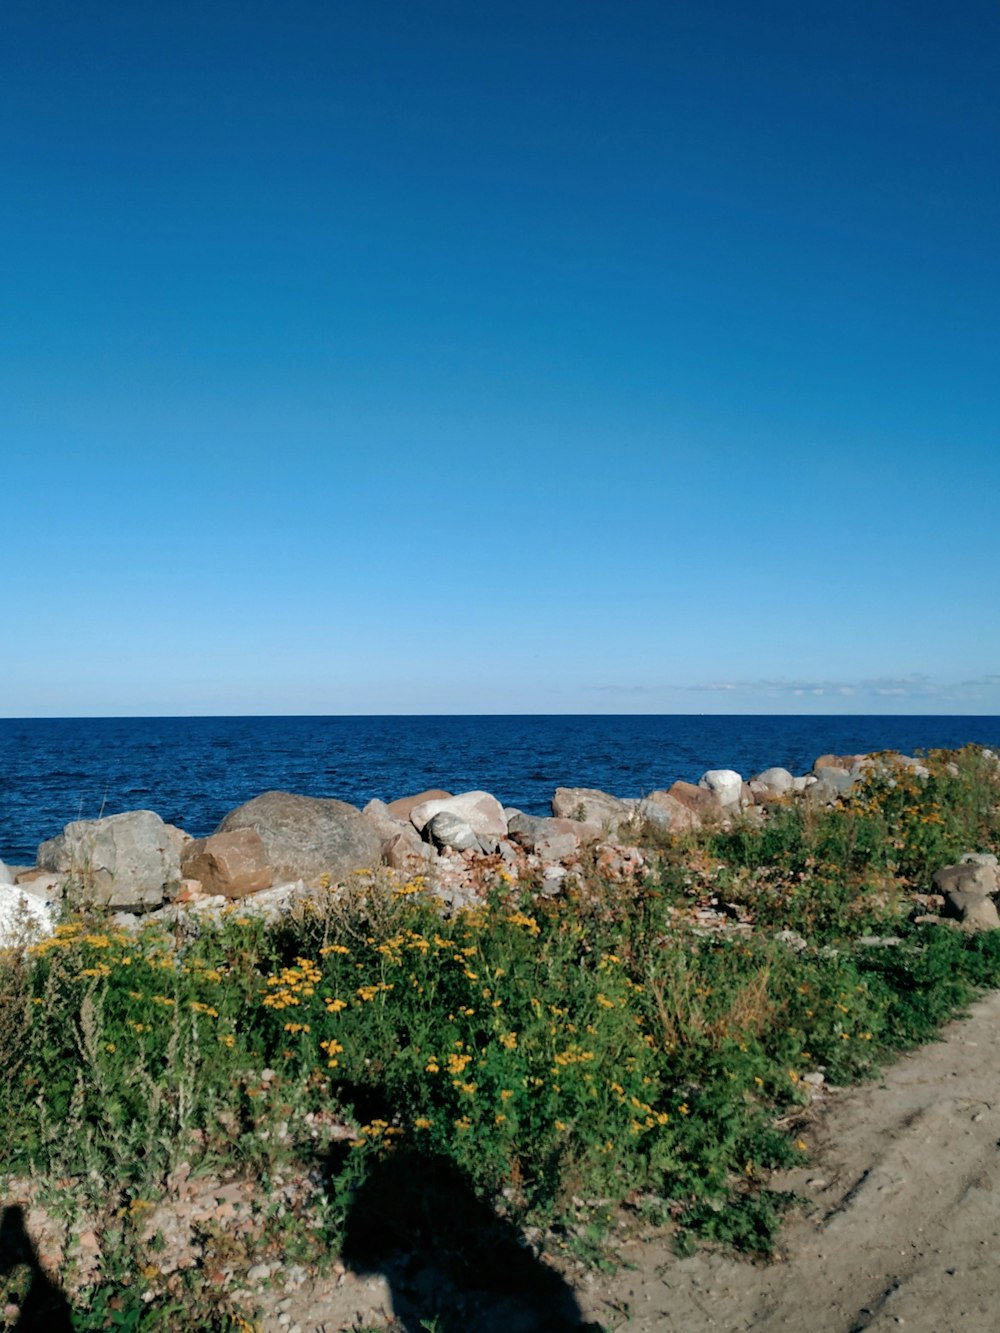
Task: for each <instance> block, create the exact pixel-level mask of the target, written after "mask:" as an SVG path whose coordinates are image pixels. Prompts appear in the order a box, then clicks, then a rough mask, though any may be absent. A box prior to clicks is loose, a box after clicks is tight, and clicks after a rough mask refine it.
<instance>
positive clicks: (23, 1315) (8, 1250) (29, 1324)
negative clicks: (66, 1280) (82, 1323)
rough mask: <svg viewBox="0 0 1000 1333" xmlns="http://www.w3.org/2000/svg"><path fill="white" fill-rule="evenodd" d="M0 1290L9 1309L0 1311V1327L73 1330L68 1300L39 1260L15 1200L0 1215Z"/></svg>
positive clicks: (41, 1332) (32, 1332)
mask: <svg viewBox="0 0 1000 1333" xmlns="http://www.w3.org/2000/svg"><path fill="white" fill-rule="evenodd" d="M0 1292H2V1294H3V1297H4V1299H5V1300H6V1302H7V1303H8V1308H9V1309H10V1310H11V1313H10V1314H9V1315H6V1314H4V1313H2V1312H0V1328H3V1329H11V1330H14V1329H16V1330H17V1333H72V1329H73V1320H72V1318H71V1316H70V1307H69V1302H68V1301H67V1300H66V1297H65V1296H64V1295H63V1294H62V1292H61V1291H60V1290H59V1288H58V1287H57V1286H56V1284H55V1283H54V1282H52V1281H51V1279H50V1278H48V1277H46V1275H45V1272H44V1271H43V1269H42V1266H41V1264H40V1263H39V1262H38V1255H37V1254H36V1253H35V1247H34V1245H32V1243H31V1237H30V1236H29V1235H28V1232H27V1230H26V1229H25V1225H24V1212H23V1210H22V1209H21V1208H20V1207H19V1206H18V1205H17V1204H12V1205H11V1206H10V1207H9V1208H5V1209H4V1210H3V1215H2V1217H0ZM15 1308H16V1311H17V1313H14V1312H13V1311H14V1309H15Z"/></svg>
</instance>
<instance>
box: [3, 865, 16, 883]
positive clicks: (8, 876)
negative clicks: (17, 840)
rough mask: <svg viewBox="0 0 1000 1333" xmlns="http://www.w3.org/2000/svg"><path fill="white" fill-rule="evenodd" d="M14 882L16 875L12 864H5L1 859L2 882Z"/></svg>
mask: <svg viewBox="0 0 1000 1333" xmlns="http://www.w3.org/2000/svg"><path fill="white" fill-rule="evenodd" d="M13 883H14V875H13V872H12V871H11V868H10V866H8V865H5V864H4V862H3V861H0V884H13Z"/></svg>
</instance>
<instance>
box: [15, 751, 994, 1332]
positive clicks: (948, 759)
mask: <svg viewBox="0 0 1000 1333" xmlns="http://www.w3.org/2000/svg"><path fill="white" fill-rule="evenodd" d="M925 762H926V764H927V766H928V768H929V769H930V776H929V777H928V778H926V779H921V778H918V777H915V776H913V775H912V773H909V772H907V771H906V770H904V769H900V768H898V767H895V766H894V765H893V764H892V763H891V762H890V761H889V760H887V761H886V762H885V763H884V764H883V765H880V766H878V767H877V768H876V769H874V770H873V771H872V772H871V773H870V774H869V776H868V778H867V779H866V781H865V782H864V784H863V785H862V786H861V787H860V788H859V789H858V790H857V791H856V792H855V793H853V794H852V795H851V796H849V797H846V798H845V799H844V801H843V802H842V803H841V804H840V805H838V806H837V807H836V808H833V809H829V810H827V809H816V808H811V807H809V806H808V805H806V804H805V803H802V802H795V803H789V804H787V805H779V806H776V807H774V808H773V809H772V811H771V813H770V815H769V818H768V820H767V822H766V823H764V824H763V825H758V824H755V823H752V822H750V821H748V822H746V823H745V824H744V823H741V824H740V825H738V826H737V827H734V828H732V829H730V830H728V831H709V832H706V833H704V834H699V835H697V836H694V835H691V836H688V837H685V838H675V839H667V840H664V839H663V837H662V835H657V834H656V833H655V832H654V831H653V830H650V831H649V832H648V847H649V850H648V852H647V871H648V873H647V874H646V875H645V877H644V879H642V880H641V882H625V883H612V882H608V881H606V880H604V879H603V878H602V877H601V876H600V875H599V874H598V873H597V870H596V868H591V869H590V870H589V871H586V872H584V873H581V875H580V876H579V877H578V879H577V881H576V883H575V885H574V886H573V887H572V888H570V889H569V890H568V891H567V892H565V893H564V894H563V895H562V896H560V897H558V898H546V897H540V896H539V897H535V896H533V895H532V893H531V892H530V886H525V885H523V884H521V885H514V884H512V883H511V882H510V881H509V880H508V879H507V878H506V877H505V875H504V874H503V873H501V872H499V871H498V873H497V879H496V884H495V887H494V889H493V891H492V893H491V896H490V898H489V901H488V902H487V903H485V904H484V905H483V906H482V907H481V908H478V909H476V910H474V911H465V912H462V913H460V914H458V915H457V916H455V917H453V918H451V919H449V920H445V919H444V918H443V917H442V915H441V913H440V910H439V906H438V904H437V903H436V901H435V900H434V899H433V897H432V896H431V895H430V894H429V893H428V892H427V891H426V890H425V887H424V885H423V884H422V883H421V882H420V881H419V880H417V881H412V882H410V883H408V884H405V885H402V886H398V885H397V886H396V887H395V888H394V887H392V886H391V884H390V883H389V882H388V881H383V880H382V879H380V877H378V876H375V877H371V878H368V879H365V880H363V881H359V882H358V884H356V885H355V886H354V887H353V888H351V889H350V890H348V891H345V892H342V893H340V894H337V895H334V894H331V895H330V896H329V898H328V899H327V900H326V901H324V902H323V903H322V904H321V905H319V906H317V907H315V909H314V910H310V911H308V912H306V913H303V914H301V915H299V916H296V917H295V918H294V919H288V920H285V921H283V922H281V923H280V924H277V925H271V926H267V925H264V924H263V923H261V922H260V921H259V920H256V919H253V918H251V917H249V916H245V915H242V914H241V911H240V909H239V906H238V905H237V906H236V908H234V909H233V910H232V911H231V912H230V913H228V914H227V916H226V917H225V918H224V920H223V921H222V923H221V924H218V925H208V924H206V925H204V926H203V927H202V928H201V929H200V930H199V929H198V928H197V927H192V929H191V931H190V933H183V932H180V931H178V932H177V933H169V932H167V931H165V930H164V929H163V928H162V927H149V928H146V929H144V930H143V931H142V932H141V933H140V934H139V935H138V936H136V935H133V934H130V933H127V932H124V931H116V930H113V929H109V928H108V927H107V925H106V923H102V922H101V921H100V920H97V919H91V920H72V921H68V922H66V923H65V924H64V925H62V926H61V927H60V928H59V931H58V933H57V935H56V936H55V937H54V938H53V939H51V940H49V941H47V942H45V943H43V944H40V945H38V946H36V947H35V948H33V949H32V950H31V951H30V952H29V954H28V956H24V955H23V954H22V955H16V954H10V955H8V956H6V957H5V958H3V959H2V960H0V1041H2V1044H3V1049H4V1051H5V1052H6V1053H7V1055H6V1058H5V1062H4V1065H3V1068H2V1070H0V1116H2V1118H3V1123H4V1125H5V1130H6V1132H5V1135H4V1144H3V1148H2V1150H0V1171H2V1172H3V1173H4V1175H5V1176H6V1178H7V1179H8V1180H11V1179H13V1180H16V1181H18V1182H20V1183H23V1182H24V1181H26V1180H29V1179H30V1181H31V1184H32V1189H33V1191H34V1194H33V1197H34V1198H36V1200H38V1201H39V1202H40V1203H42V1204H43V1205H44V1207H45V1208H46V1209H48V1210H49V1211H50V1212H51V1213H52V1214H53V1215H54V1216H59V1217H62V1218H65V1219H68V1220H70V1221H71V1222H72V1224H73V1225H74V1226H76V1228H77V1229H78V1230H79V1229H80V1228H81V1227H88V1228H91V1229H93V1230H94V1231H95V1232H96V1233H97V1234H98V1235H99V1236H100V1238H101V1249H102V1254H103V1259H102V1266H101V1268H100V1270H99V1271H97V1270H93V1271H88V1270H87V1268H86V1265H85V1264H83V1263H82V1260H81V1259H80V1257H79V1255H78V1254H77V1253H76V1252H75V1251H72V1247H70V1249H69V1251H68V1253H67V1259H68V1260H70V1261H71V1262H68V1265H67V1267H66V1268H65V1269H64V1271H63V1272H62V1273H61V1275H60V1280H61V1281H63V1282H64V1283H65V1285H66V1287H67V1290H68V1291H69V1292H70V1294H71V1298H72V1301H73V1303H74V1307H75V1311H76V1313H75V1318H76V1320H77V1327H79V1328H83V1329H98V1328H132V1327H136V1328H137V1327H140V1326H141V1327H142V1328H156V1327H162V1328H164V1329H166V1328H170V1327H177V1326H178V1324H177V1311H178V1310H179V1309H181V1308H183V1309H184V1310H186V1311H187V1312H188V1314H187V1319H188V1322H189V1324H190V1326H195V1325H197V1326H199V1327H204V1328H212V1327H215V1328H220V1329H221V1328H236V1327H240V1326H242V1327H245V1328H249V1327H251V1326H252V1325H251V1324H250V1323H243V1322H242V1321H243V1320H248V1321H250V1320H252V1319H253V1317H254V1310H253V1309H252V1308H251V1309H247V1308H241V1307H240V1301H239V1299H238V1298H235V1297H234V1296H233V1294H232V1293H233V1290H234V1287H238V1285H239V1284H238V1283H235V1284H234V1283H233V1282H232V1281H229V1280H228V1279H227V1275H226V1274H227V1269H228V1270H230V1271H233V1272H245V1270H246V1268H247V1267H248V1266H249V1265H251V1264H253V1263H255V1262H257V1260H258V1259H259V1258H260V1256H261V1255H262V1254H263V1255H267V1254H271V1253H278V1252H280V1254H281V1255H282V1256H283V1257H284V1259H285V1260H286V1261H287V1262H301V1263H303V1264H313V1263H316V1264H321V1263H323V1262H329V1260H330V1258H331V1256H335V1254H336V1253H337V1252H338V1249H339V1247H340V1245H341V1244H342V1242H343V1240H344V1236H345V1229H346V1228H347V1227H348V1226H349V1219H350V1212H351V1205H352V1200H353V1199H354V1198H355V1196H356V1194H357V1191H358V1190H359V1189H360V1187H361V1185H362V1184H363V1182H364V1181H365V1180H366V1178H368V1177H369V1176H370V1174H371V1172H372V1171H373V1169H374V1168H375V1167H376V1166H377V1165H378V1164H379V1163H380V1162H383V1161H384V1160H385V1159H386V1157H387V1155H390V1154H392V1153H394V1152H396V1151H398V1148H399V1145H405V1147H406V1150H407V1151H408V1152H409V1153H410V1154H411V1155H413V1154H415V1155H416V1160H418V1161H419V1159H420V1155H421V1154H426V1155H427V1157H428V1159H430V1158H432V1157H433V1158H436V1159H440V1158H446V1159H447V1160H448V1161H449V1162H451V1163H453V1164H454V1165H455V1166H456V1167H457V1168H459V1170H460V1171H461V1172H462V1173H463V1174H464V1177H465V1178H466V1179H467V1180H468V1182H469V1185H470V1188H471V1189H472V1190H473V1191H474V1192H475V1193H476V1195H478V1197H479V1198H481V1199H483V1200H486V1201H487V1202H489V1203H490V1204H492V1205H493V1206H494V1207H495V1208H497V1209H498V1210H499V1211H500V1212H502V1213H503V1215H504V1216H506V1217H507V1218H509V1219H510V1220H511V1221H512V1222H514V1223H515V1224H517V1225H518V1226H522V1225H526V1224H531V1225H534V1226H541V1227H543V1228H546V1229H548V1233H549V1235H550V1237H551V1238H552V1239H551V1240H550V1243H551V1244H552V1245H553V1246H559V1245H562V1246H564V1247H567V1248H569V1249H570V1250H571V1251H573V1252H574V1253H576V1254H578V1255H591V1256H593V1255H595V1254H597V1253H599V1250H597V1249H595V1248H594V1247H595V1245H596V1244H598V1243H599V1240H600V1232H601V1227H602V1225H603V1223H604V1222H605V1221H606V1220H607V1219H608V1218H609V1217H610V1216H611V1215H612V1212H613V1211H616V1210H621V1209H622V1208H624V1209H627V1210H631V1211H632V1212H633V1213H634V1214H635V1215H636V1216H637V1218H641V1219H649V1220H653V1221H666V1220H673V1221H674V1222H676V1223H677V1224H678V1233H679V1236H680V1243H682V1244H683V1243H684V1242H685V1237H687V1236H690V1235H691V1234H700V1235H702V1236H707V1237H709V1238H712V1239H717V1240H722V1241H725V1242H726V1243H729V1244H733V1245H736V1246H738V1247H741V1248H746V1249H750V1250H753V1251H756V1252H763V1253H766V1252H768V1251H769V1249H770V1247H771V1245H772V1243H773V1237H774V1234H775V1231H776V1228H777V1226H778V1225H779V1217H780V1212H781V1209H782V1206H783V1204H784V1203H785V1202H786V1200H784V1199H783V1198H781V1197H780V1196H777V1195H774V1194H771V1193H769V1192H768V1191H767V1188H766V1182H767V1172H768V1171H769V1170H770V1169H771V1168H774V1167H776V1166H780V1165H785V1164H789V1163H792V1162H794V1161H796V1160H804V1158H805V1156H806V1155H807V1153H808V1144H807V1141H804V1139H803V1138H802V1137H800V1134H801V1122H800V1123H799V1126H798V1127H796V1108H797V1107H798V1106H801V1105H803V1104H804V1103H805V1101H806V1097H805V1095H804V1084H803V1076H804V1075H806V1074H807V1073H809V1072H810V1071H813V1070H816V1069H818V1068H821V1069H822V1070H823V1071H824V1073H825V1077H826V1078H827V1079H828V1080H830V1081H836V1082H843V1081H848V1080H853V1079H858V1078H863V1077H866V1076H869V1075H870V1074H871V1073H872V1072H873V1071H874V1070H875V1069H876V1068H877V1066H878V1063H879V1061H882V1060H884V1059H886V1058H887V1057H888V1056H889V1055H890V1054H891V1053H892V1052H894V1051H897V1050H900V1049H902V1048H905V1047H907V1046H911V1045H913V1044H915V1043H918V1042H922V1041H926V1040H928V1039H929V1038H931V1037H932V1036H933V1034H934V1032H935V1030H936V1028H937V1027H938V1026H939V1025H940V1023H941V1022H942V1021H943V1020H944V1019H945V1018H946V1017H947V1016H948V1015H949V1014H951V1013H953V1012H954V1011H955V1010H956V1009H958V1008H960V1007H961V1006H962V1005H964V1004H966V1003H967V1002H968V1001H969V1000H970V999H971V998H972V997H973V996H974V995H975V993H976V991H977V989H979V988H982V987H986V986H994V985H996V984H998V981H1000V932H994V933H986V934H980V935H969V934H965V933H963V932H961V931H958V930H956V929H953V928H952V927H950V926H947V925H938V924H926V923H925V924H920V923H916V922H914V921H913V919H912V918H913V917H914V916H917V915H920V914H921V912H923V911H925V910H926V909H925V907H924V906H923V905H921V904H920V903H915V902H914V900H913V897H912V895H913V894H914V893H925V892H927V891H928V890H929V889H930V879H931V875H932V873H933V872H934V871H935V870H936V869H938V868H939V867H940V866H941V865H944V864H946V863H948V862H951V861H954V860H956V859H957V858H958V856H959V855H960V854H961V853H962V852H963V851H966V850H969V849H975V850H988V849H990V848H991V847H995V845H996V843H997V838H998V829H1000V815H998V802H1000V784H998V773H997V768H996V766H995V765H994V764H993V762H992V761H991V760H988V759H987V758H985V757H984V756H983V755H982V753H981V752H980V751H978V750H975V749H971V748H970V749H968V750H965V751H961V752H959V753H957V754H943V753H941V754H932V755H930V756H928V757H927V758H926V760H925ZM657 838H658V842H657ZM708 905H715V906H716V907H717V908H718V910H719V911H720V912H722V913H724V914H725V916H724V919H722V920H721V922H717V923H715V924H713V925H712V926H708V925H706V924H704V923H700V922H699V919H698V918H697V916H696V915H695V910H694V909H697V908H699V907H705V906H708ZM740 918H742V921H743V924H742V925H741V924H740V920H739V919H740ZM748 923H749V924H748ZM778 931H791V932H795V935H796V936H798V937H799V938H798V939H797V940H795V941H793V943H794V945H795V946H797V947H793V946H792V944H790V943H789V942H787V941H782V940H776V939H775V938H774V935H775V933H776V932H778ZM870 933H876V934H883V935H891V936H892V937H894V939H895V940H896V941H897V942H896V943H894V944H891V945H889V946H886V947H871V944H870V942H869V943H865V942H863V937H864V936H866V935H868V934H870ZM779 1120H780V1122H781V1127H779V1125H778V1121H779ZM310 1172H311V1173H312V1174H311V1175H310ZM172 1173H173V1174H172ZM178 1173H180V1174H181V1175H183V1176H184V1177H185V1178H187V1177H188V1176H189V1175H190V1177H191V1179H192V1180H197V1179H198V1178H199V1177H203V1178H205V1179H216V1180H220V1181H222V1180H230V1179H254V1180H257V1181H260V1182H262V1183H263V1184H264V1186H265V1187H267V1186H269V1185H270V1184H272V1183H273V1182H275V1181H288V1180H290V1179H292V1178H295V1179H297V1180H298V1181H299V1182H300V1185H301V1188H300V1191H299V1194H298V1195H297V1196H296V1199H295V1200H293V1201H292V1202H289V1203H288V1204H287V1206H286V1205H282V1206H281V1207H277V1206H275V1205H274V1204H273V1202H272V1200H271V1198H270V1194H269V1190H268V1189H267V1188H264V1189H261V1190H260V1191H259V1197H258V1199H257V1200H256V1202H255V1204H254V1207H253V1210H252V1216H250V1217H248V1219H247V1220H246V1222H245V1225H243V1226H242V1230H241V1229H239V1228H237V1231H236V1233H234V1232H233V1230H232V1229H230V1230H226V1229H225V1228H222V1227H221V1226H220V1225H219V1223H218V1222H216V1221H214V1220H213V1219H212V1218H208V1219H207V1220H206V1219H203V1220H202V1221H200V1222H199V1223H198V1224H197V1226H196V1227H195V1241H196V1243H197V1253H198V1256H199V1258H198V1262H197V1264H196V1265H195V1266H194V1267H190V1268H180V1267H172V1266H171V1263H170V1262H168V1260H169V1259H170V1245H169V1237H168V1236H165V1234H164V1231H163V1228H162V1227H161V1226H160V1225H159V1217H160V1213H159V1211H158V1209H159V1205H160V1201H161V1200H164V1199H169V1198H170V1197H171V1192H172V1190H173V1188H174V1185H173V1183H172V1182H175V1181H176V1179H177V1178H178ZM74 1265H75V1267H74ZM15 1279H16V1274H15ZM15 1279H12V1280H15ZM3 1295H4V1293H3V1291H2V1290H0V1304H2V1299H3ZM191 1311H196V1312H197V1314H196V1317H195V1316H192V1314H191ZM192 1321H193V1322H192ZM3 1326H4V1325H3V1317H2V1315H0V1328H2V1327H3Z"/></svg>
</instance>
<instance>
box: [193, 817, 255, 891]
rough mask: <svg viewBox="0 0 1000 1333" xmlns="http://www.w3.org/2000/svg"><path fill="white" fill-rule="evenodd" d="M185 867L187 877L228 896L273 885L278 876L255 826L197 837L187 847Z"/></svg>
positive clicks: (204, 889)
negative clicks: (206, 836)
mask: <svg viewBox="0 0 1000 1333" xmlns="http://www.w3.org/2000/svg"><path fill="white" fill-rule="evenodd" d="M181 870H182V872H183V874H184V876H185V878H187V879H197V880H200V881H201V886H202V890H203V892H205V893H221V894H223V895H224V896H225V897H226V898H245V897H246V896H247V894H248V893H259V892H260V891H261V889H269V888H270V887H271V884H272V882H273V878H274V872H273V871H272V869H271V866H270V864H269V862H268V857H267V850H266V848H265V847H264V843H263V842H262V841H261V837H260V834H259V833H257V832H256V831H255V830H254V829H252V828H239V829H233V830H232V831H231V832H229V833H213V834H212V835H211V837H209V838H196V839H195V840H194V841H193V842H191V843H189V844H188V845H187V847H185V849H184V853H183V856H182V858H181Z"/></svg>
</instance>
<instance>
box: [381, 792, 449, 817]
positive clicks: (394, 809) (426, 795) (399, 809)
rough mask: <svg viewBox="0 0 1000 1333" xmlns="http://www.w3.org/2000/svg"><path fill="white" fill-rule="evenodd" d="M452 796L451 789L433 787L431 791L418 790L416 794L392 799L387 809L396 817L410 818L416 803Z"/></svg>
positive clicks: (442, 799)
mask: <svg viewBox="0 0 1000 1333" xmlns="http://www.w3.org/2000/svg"><path fill="white" fill-rule="evenodd" d="M450 796H451V792H450V791H441V790H440V788H438V787H432V788H431V789H430V791H422V792H418V793H417V795H416V796H401V797H400V798H399V800H398V801H390V802H389V804H388V805H387V806H386V809H387V810H388V811H389V814H390V815H392V816H393V818H394V819H409V817H410V811H411V810H412V809H413V807H414V806H415V805H423V803H424V802H425V801H447V800H448V798H449V797H450Z"/></svg>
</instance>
